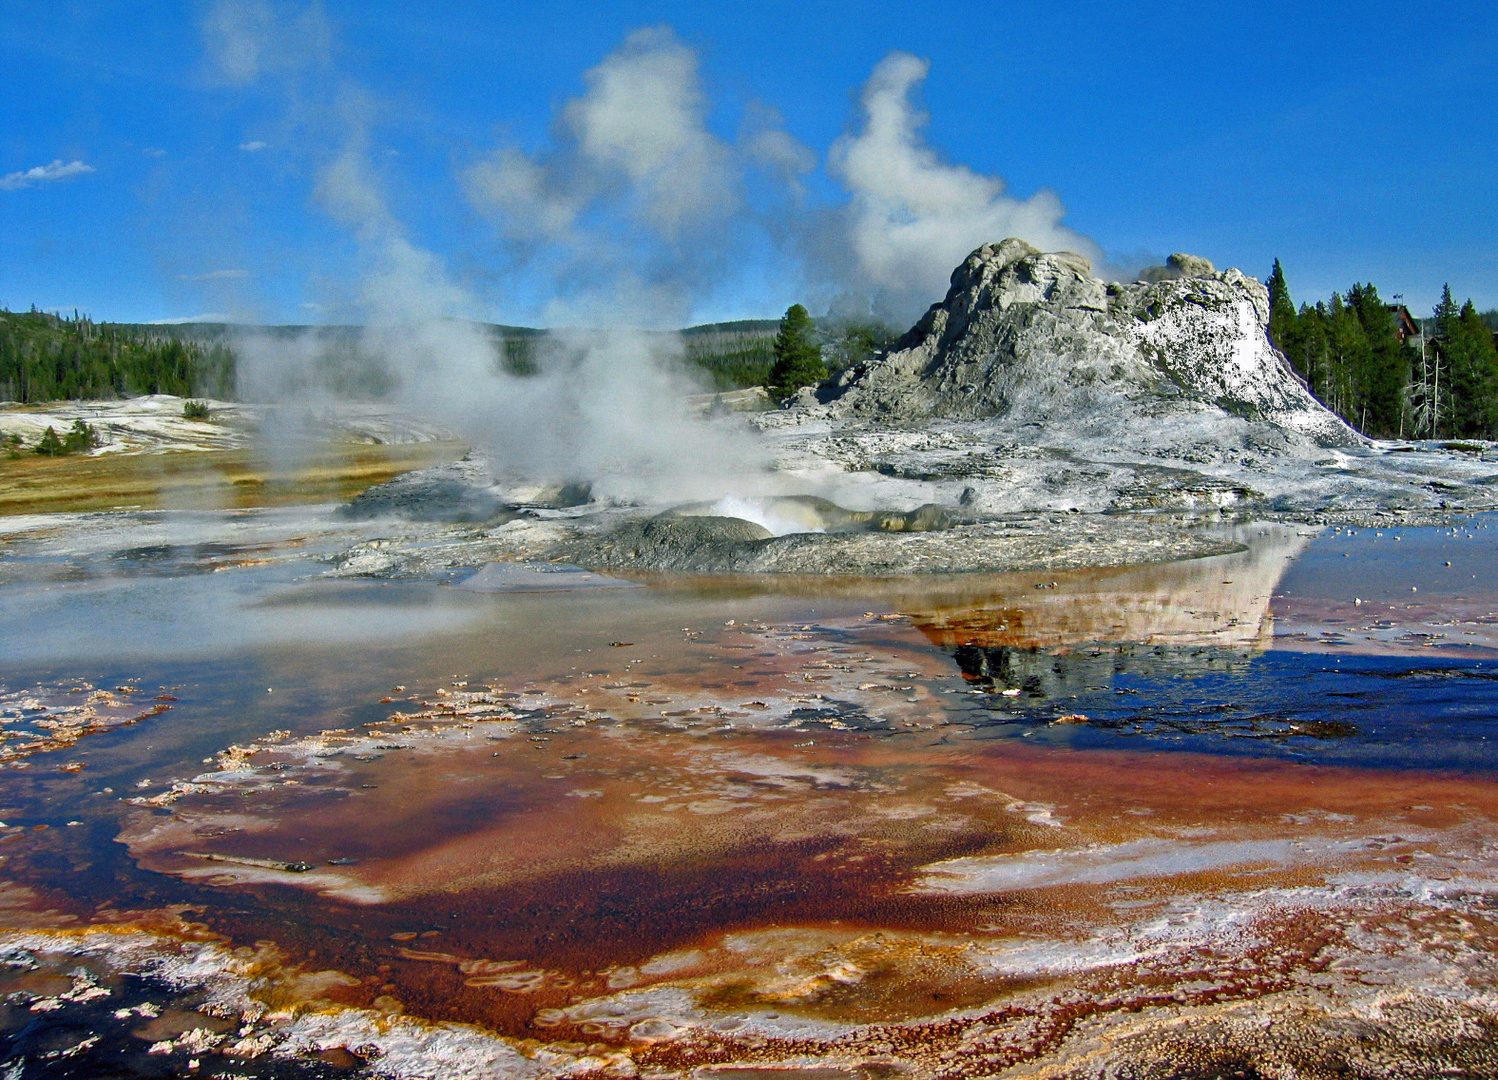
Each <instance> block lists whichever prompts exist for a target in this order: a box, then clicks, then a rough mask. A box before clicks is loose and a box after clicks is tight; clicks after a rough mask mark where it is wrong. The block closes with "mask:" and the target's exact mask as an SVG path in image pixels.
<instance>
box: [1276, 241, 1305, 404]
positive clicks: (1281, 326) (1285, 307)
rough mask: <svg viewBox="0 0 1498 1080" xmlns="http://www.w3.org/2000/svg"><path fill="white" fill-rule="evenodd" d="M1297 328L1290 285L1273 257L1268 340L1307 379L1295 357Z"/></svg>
mask: <svg viewBox="0 0 1498 1080" xmlns="http://www.w3.org/2000/svg"><path fill="white" fill-rule="evenodd" d="M1299 329H1300V326H1299V319H1298V318H1297V317H1296V314H1295V304H1294V302H1293V301H1292V300H1291V299H1290V286H1289V285H1288V284H1286V282H1285V272H1284V271H1283V270H1281V269H1280V261H1279V260H1278V259H1275V260H1274V269H1273V270H1271V271H1270V273H1269V340H1270V341H1271V342H1273V343H1274V347H1275V348H1277V349H1279V351H1280V352H1282V353H1284V354H1285V356H1287V357H1288V358H1289V360H1290V364H1291V366H1292V367H1294V368H1295V370H1296V371H1298V372H1299V373H1300V376H1301V378H1303V379H1306V380H1308V381H1309V379H1310V377H1311V376H1310V372H1309V371H1308V370H1306V368H1304V367H1302V366H1301V364H1300V363H1299V362H1298V361H1297V359H1296V356H1297V353H1298V352H1299V351H1300V350H1299V349H1298V348H1297V347H1296V346H1297V345H1298V344H1299V336H1300V335H1299V333H1298V331H1299Z"/></svg>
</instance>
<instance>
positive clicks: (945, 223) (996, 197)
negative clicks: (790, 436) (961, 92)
mask: <svg viewBox="0 0 1498 1080" xmlns="http://www.w3.org/2000/svg"><path fill="white" fill-rule="evenodd" d="M929 70H930V63H929V62H928V61H926V60H922V59H920V58H918V57H915V56H911V55H910V54H909V53H903V52H895V53H891V54H890V55H888V56H886V57H885V58H884V59H883V60H881V61H880V62H879V63H878V64H877V65H876V66H875V68H874V72H873V74H872V75H871V76H870V78H869V81H868V82H867V83H865V84H864V88H863V94H862V105H863V128H862V130H861V131H859V132H858V133H857V134H849V135H845V136H843V137H842V138H841V139H839V140H838V141H837V142H836V143H835V144H834V145H833V147H832V150H831V152H830V154H829V161H828V167H829V170H830V171H831V172H832V174H833V175H834V176H836V177H837V178H838V179H839V180H840V181H841V182H842V184H843V186H844V188H845V189H846V190H847V191H848V193H849V195H850V201H849V203H848V205H847V207H846V209H845V210H844V211H843V214H842V215H841V220H840V222H839V225H840V229H839V232H840V233H841V239H843V240H844V241H845V242H846V249H845V250H846V251H847V252H849V253H850V254H851V258H849V259H846V260H841V261H839V262H834V264H833V267H832V269H833V272H834V273H835V274H838V275H839V276H841V277H842V278H843V279H844V280H843V285H844V287H845V288H847V287H851V288H852V289H853V290H854V291H858V292H866V293H868V294H870V295H871V296H873V297H874V299H875V301H876V304H877V306H880V307H883V308H885V309H887V310H891V311H895V312H903V313H905V314H906V315H909V314H912V313H913V312H915V311H919V310H921V308H923V307H924V306H925V305H926V304H929V303H930V302H931V301H932V300H933V299H936V298H938V297H940V296H941V295H942V294H943V293H944V292H945V291H946V284H947V277H948V275H949V274H950V273H951V271H952V267H953V266H956V265H957V264H958V263H960V262H961V261H962V259H963V258H964V257H965V256H966V255H967V254H968V252H970V251H972V250H973V249H974V248H976V247H978V246H980V245H981V244H984V243H987V242H989V241H995V240H1002V239H1004V238H1005V237H1009V236H1017V237H1019V238H1021V239H1023V240H1028V241H1029V242H1030V243H1031V244H1034V245H1035V246H1036V247H1038V248H1040V249H1041V250H1042V251H1060V250H1066V251H1075V252H1077V253H1078V254H1081V255H1085V256H1087V257H1088V258H1089V259H1092V260H1094V261H1099V260H1100V259H1101V256H1102V252H1101V251H1100V249H1099V248H1098V246H1097V245H1096V244H1094V243H1093V242H1092V241H1091V240H1089V239H1087V237H1085V236H1082V235H1080V234H1078V233H1075V232H1073V231H1072V230H1070V229H1068V228H1066V227H1065V226H1063V225H1062V224H1061V219H1062V217H1064V216H1065V214H1066V210H1065V207H1063V206H1062V205H1061V200H1060V198H1059V197H1058V196H1057V195H1056V194H1055V193H1054V192H1052V191H1040V192H1037V193H1036V194H1035V195H1033V196H1031V197H1030V198H1028V199H1015V198H1013V197H1012V196H1009V195H1006V194H1004V189H1005V184H1004V181H1003V180H1002V179H1000V178H999V177H996V176H985V175H983V174H981V173H976V172H974V171H973V170H971V169H969V168H967V167H966V166H965V165H957V164H949V163H947V162H944V161H942V160H941V158H940V157H939V156H938V154H937V153H936V151H935V150H933V149H932V148H931V147H929V146H928V145H926V143H925V141H924V140H923V138H922V135H921V129H922V128H923V127H925V125H926V121H927V119H928V118H927V116H926V115H925V114H924V113H922V112H921V111H920V110H919V109H917V108H916V106H915V105H914V104H912V102H911V95H912V93H913V92H914V91H915V90H916V88H917V87H918V86H919V85H920V83H921V82H922V81H924V80H925V78H926V75H927V73H928V72H929ZM836 250H844V249H836Z"/></svg>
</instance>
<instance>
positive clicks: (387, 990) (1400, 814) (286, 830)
mask: <svg viewBox="0 0 1498 1080" xmlns="http://www.w3.org/2000/svg"><path fill="white" fill-rule="evenodd" d="M1267 313H1268V312H1267V300H1266V295H1265V291H1264V289H1263V287H1262V286H1261V285H1260V284H1259V283H1258V282H1257V281H1254V280H1253V279H1251V278H1248V277H1245V276H1244V275H1242V274H1240V273H1238V272H1237V271H1235V270H1227V271H1222V272H1218V271H1216V270H1215V269H1213V268H1212V267H1211V266H1210V265H1209V264H1207V263H1206V262H1205V261H1204V260H1201V259H1195V258H1192V257H1190V256H1173V257H1172V259H1171V262H1170V263H1169V264H1168V265H1167V266H1166V267H1163V268H1157V270H1156V271H1155V272H1152V273H1150V274H1148V275H1146V280H1142V281H1140V282H1136V283H1133V284H1119V283H1107V282H1104V281H1101V280H1099V279H1098V278H1096V277H1094V276H1093V274H1092V271H1091V269H1090V267H1089V266H1088V265H1087V263H1086V262H1085V260H1083V259H1081V258H1080V257H1078V256H1075V255H1071V254H1067V253H1049V254H1047V253H1041V252H1038V251H1035V250H1034V249H1033V248H1030V247H1029V246H1028V245H1026V244H1024V243H1022V242H1020V241H1015V240H1008V241H1004V242H1003V243H999V244H991V245H986V246H984V247H982V248H980V249H979V250H977V251H975V252H974V253H973V254H972V255H971V256H970V257H969V258H968V259H967V260H966V261H965V262H964V263H963V265H962V266H960V267H958V268H957V269H956V271H955V272H954V274H953V277H952V288H951V290H950V292H949V293H948V294H947V295H946V297H945V298H944V299H943V300H942V301H940V302H939V303H937V304H934V305H933V306H932V307H931V309H930V310H929V311H928V312H927V314H926V315H925V316H924V317H923V318H922V319H921V320H920V321H919V322H918V323H917V324H916V325H915V326H914V327H912V328H911V329H910V331H909V332H908V333H906V334H905V336H904V337H903V338H901V339H900V340H899V341H898V342H897V343H896V344H895V345H894V346H892V347H891V348H890V349H889V350H888V351H887V352H885V353H883V354H881V355H880V356H879V357H877V358H876V359H874V360H872V361H870V362H869V363H867V364H864V365H862V366H860V367H856V368H853V369H849V370H847V371H845V372H843V373H841V374H840V375H839V376H838V377H837V378H836V379H835V380H833V381H831V382H829V383H827V384H824V385H823V386H821V387H817V388H812V389H808V390H805V391H802V393H801V394H800V396H799V397H797V398H796V399H794V400H793V401H791V402H789V403H788V404H787V405H786V406H785V407H783V408H774V409H770V410H768V411H757V412H751V411H746V412H735V411H733V405H734V404H735V402H734V400H732V399H730V400H727V401H723V400H718V401H713V400H696V401H694V400H691V399H688V398H681V399H680V400H677V399H674V398H669V399H668V398H663V399H662V400H660V401H659V403H658V406H657V407H656V412H655V417H656V419H655V423H654V427H656V428H658V429H659V431H668V432H670V433H672V438H677V437H679V439H680V442H679V443H672V444H670V445H669V446H667V450H669V451H670V452H662V451H661V450H660V444H653V445H654V446H655V448H654V449H652V450H651V452H650V453H649V454H644V453H641V454H636V455H634V456H631V449H632V447H634V446H635V444H632V443H616V444H611V445H610V446H609V447H608V448H607V449H608V452H607V453H604V452H599V453H595V454H591V455H574V456H573V457H571V458H570V459H567V460H568V464H567V465H566V467H558V466H555V461H556V460H560V459H556V458H553V459H551V461H552V465H551V466H546V465H542V464H538V462H539V461H540V460H541V459H539V458H537V459H526V458H524V457H523V456H522V455H517V454H516V453H514V452H513V447H514V446H515V444H516V439H517V432H516V431H514V430H508V431H503V432H499V431H496V432H494V433H492V438H491V437H487V436H486V434H485V432H484V431H483V430H482V428H481V427H479V428H476V427H474V426H473V425H472V424H471V423H469V422H468V421H467V420H466V419H465V420H464V421H463V422H461V423H460V422H458V421H453V420H452V418H451V417H449V416H437V417H436V419H432V418H431V417H430V416H425V417H424V416H421V415H415V414H414V413H413V414H410V415H407V414H405V413H402V412H399V411H397V410H394V409H393V408H386V407H375V406H364V407H359V408H355V407H353V406H338V407H332V406H330V407H328V408H326V409H316V410H307V409H302V410H294V409H292V408H290V407H289V406H254V407H251V406H242V405H233V404H229V403H213V407H212V411H211V414H210V417H209V419H208V420H206V421H184V420H182V419H181V412H182V408H181V402H180V401H177V400H176V399H170V398H151V399H137V400H136V401H134V402H116V403H99V404H91V403H83V404H71V405H67V406H59V407H58V408H57V409H55V410H53V411H52V412H49V413H45V414H39V413H38V412H37V410H35V409H22V408H19V407H14V408H7V409H3V410H0V431H5V432H9V431H12V430H14V431H17V432H18V433H22V434H23V435H24V437H26V438H27V439H28V440H29V439H30V438H32V437H34V434H35V431H37V430H41V427H45V426H47V425H49V424H50V425H53V426H56V427H59V428H61V427H65V426H66V425H67V424H70V423H71V422H72V420H73V419H75V418H79V417H84V418H87V419H88V422H90V423H92V424H94V425H95V426H96V427H97V428H100V429H103V430H104V431H105V433H106V434H107V441H106V442H105V444H104V445H103V446H101V447H100V448H98V449H97V450H95V451H94V452H93V453H92V454H91V455H90V456H86V457H78V458H59V459H56V460H55V461H51V462H47V463H46V468H45V469H43V467H42V466H41V465H39V464H36V463H34V462H32V461H30V460H29V459H27V460H20V461H17V460H10V461H0V510H4V511H5V513H6V515H7V516H4V517H0V655H3V657H4V664H3V665H0V1039H3V1042H4V1045H3V1049H0V1069H3V1070H4V1076H5V1077H7V1078H14V1080H23V1078H31V1077H44V1076H45V1077H95V1076H139V1077H160V1076H188V1075H191V1076H220V1077H231V1076H232V1077H336V1076H368V1077H387V1078H392V1080H393V1078H406V1077H413V1078H414V1077H432V1078H443V1080H447V1078H464V1077H473V1078H479V1077H486V1078H487V1077H503V1078H512V1077H513V1078H537V1080H541V1078H548V1077H574V1078H586V1080H593V1078H597V1080H604V1078H629V1077H648V1078H654V1080H667V1078H673V1080H674V1078H683V1080H685V1078H692V1080H903V1078H910V1080H938V1078H941V1080H946V1078H951V1080H956V1078H960V1077H995V1078H998V1077H1003V1078H1011V1077H1012V1078H1019V1077H1056V1078H1062V1077H1065V1078H1077V1080H1082V1078H1102V1077H1112V1078H1125V1077H1128V1078H1159V1080H1165V1078H1168V1077H1192V1078H1207V1077H1276V1078H1291V1077H1296V1078H1322V1077H1339V1078H1345V1077H1360V1078H1382V1077H1422V1078H1423V1077H1430V1078H1436V1077H1492V1076H1498V783H1495V777H1498V550H1495V549H1498V528H1495V522H1498V514H1494V513H1493V511H1494V510H1495V509H1498V447H1495V446H1492V445H1490V444H1483V443H1461V444H1451V445H1449V446H1443V445H1440V444H1435V443H1425V442H1409V443H1405V442H1399V443H1391V442H1374V441H1371V440H1368V439H1365V438H1364V437H1362V436H1361V435H1359V434H1358V433H1356V432H1354V431H1352V430H1351V429H1349V428H1348V427H1346V426H1345V425H1344V424H1342V422H1341V421H1339V420H1338V419H1337V418H1336V417H1335V416H1333V415H1332V414H1331V413H1329V412H1327V411H1326V410H1325V409H1323V408H1322V407H1321V406H1320V404H1319V403H1318V402H1317V401H1316V400H1315V399H1314V398H1312V397H1311V396H1310V395H1309V394H1308V393H1307V392H1306V390H1305V389H1304V387H1303V386H1302V385H1301V383H1300V382H1299V381H1298V380H1297V378H1296V377H1295V375H1294V374H1293V372H1292V371H1291V370H1290V369H1289V367H1288V365H1287V364H1286V363H1285V361H1284V359H1283V358H1282V357H1281V356H1280V355H1279V354H1278V353H1277V352H1275V350H1274V349H1273V348H1272V347H1271V345H1270V344H1269V342H1268V340H1267V338H1266V335H1265V322H1266V319H1267ZM545 377H546V376H545V373H544V372H543V373H542V375H540V376H537V378H538V379H544V378H545ZM538 416H539V414H538ZM450 421H451V422H450ZM537 423H538V424H539V423H541V421H540V419H539V418H538V420H537ZM589 423H592V421H589ZM598 423H602V421H598ZM27 425H30V426H29V427H28V426H27ZM38 425H40V427H38ZM587 427H588V424H587V423H585V424H583V425H582V426H581V427H579V428H578V429H577V430H584V429H586V428H587ZM23 429H24V431H23ZM525 434H526V432H525V431H524V430H522V431H520V432H519V433H518V435H519V436H524V435H525ZM658 434H659V432H656V433H654V434H652V433H651V432H649V431H646V432H641V433H640V434H639V438H640V439H642V440H648V439H650V438H655V437H657V436H658ZM672 446H678V447H680V449H677V450H671V449H670V448H671V447H672ZM710 447H717V448H718V449H719V451H722V452H718V453H709V452H708V450H707V449H703V448H710ZM725 447H726V448H727V450H723V448H725ZM641 461H648V462H650V463H652V464H650V465H648V466H646V465H641V464H640V462H641ZM44 473H45V475H43V474H44Z"/></svg>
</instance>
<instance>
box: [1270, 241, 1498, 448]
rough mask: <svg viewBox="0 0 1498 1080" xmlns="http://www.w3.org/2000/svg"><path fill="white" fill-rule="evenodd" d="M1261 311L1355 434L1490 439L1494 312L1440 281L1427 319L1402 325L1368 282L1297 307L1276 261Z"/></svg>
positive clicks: (1496, 399) (1497, 433)
mask: <svg viewBox="0 0 1498 1080" xmlns="http://www.w3.org/2000/svg"><path fill="white" fill-rule="evenodd" d="M1269 308H1270V316H1269V336H1270V339H1271V340H1272V341H1273V342H1274V344H1275V345H1276V346H1277V347H1278V348H1279V350H1280V351H1281V352H1283V353H1284V354H1285V356H1286V358H1287V359H1288V360H1289V361H1290V364H1291V366H1292V367H1293V368H1294V369H1295V371H1296V373H1297V374H1298V375H1299V376H1300V377H1301V379H1303V380H1304V381H1305V384H1306V386H1307V387H1308V388H1309V389H1310V391H1311V393H1313V394H1315V395H1316V397H1317V398H1318V399H1319V400H1320V401H1321V402H1322V403H1323V404H1324V405H1326V407H1327V408H1329V409H1331V410H1332V411H1333V412H1334V413H1336V414H1337V415H1338V416H1340V417H1342V419H1344V420H1346V421H1347V422H1348V423H1349V424H1351V425H1352V426H1353V427H1355V428H1357V429H1358V430H1359V431H1361V432H1363V434H1365V435H1371V436H1373V437H1375V438H1383V439H1395V438H1402V439H1445V438H1468V439H1492V438H1498V345H1495V333H1498V311H1489V312H1486V313H1479V312H1478V311H1477V308H1476V306H1475V305H1474V304H1473V303H1472V301H1471V300H1468V301H1466V302H1465V303H1463V304H1461V305H1458V304H1457V303H1456V301H1455V300H1454V299H1453V298H1452V295H1451V287H1450V286H1449V285H1448V286H1447V287H1446V288H1445V290H1444V292H1443V293H1442V296H1441V301H1440V303H1438V304H1437V305H1436V308H1435V310H1434V312H1432V313H1431V316H1430V317H1429V318H1416V317H1414V316H1410V317H1409V322H1404V319H1405V313H1404V310H1403V308H1402V307H1401V306H1400V305H1397V304H1394V305H1391V304H1388V303H1386V302H1385V301H1384V299H1383V298H1382V297H1381V296H1379V293H1378V289H1377V288H1375V287H1374V286H1373V285H1372V284H1371V283H1367V284H1354V285H1353V286H1352V287H1351V288H1349V289H1348V290H1347V292H1346V293H1345V294H1344V293H1333V294H1332V295H1331V298H1330V299H1328V300H1324V301H1320V302H1318V303H1317V304H1316V305H1315V306H1312V305H1310V304H1302V305H1301V306H1300V308H1299V309H1298V310H1297V309H1296V307H1295V304H1294V302H1293V301H1292V300H1291V298H1290V289H1289V286H1288V285H1286V283H1285V275H1284V271H1283V270H1282V269H1281V268H1280V263H1279V260H1278V259H1276V260H1275V262H1274V269H1273V270H1272V271H1271V273H1270V275H1269ZM1401 330H1402V331H1403V332H1401Z"/></svg>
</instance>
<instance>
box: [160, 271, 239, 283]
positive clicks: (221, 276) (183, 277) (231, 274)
mask: <svg viewBox="0 0 1498 1080" xmlns="http://www.w3.org/2000/svg"><path fill="white" fill-rule="evenodd" d="M249 276H250V272H249V271H248V270H209V271H208V272H207V273H206V274H179V275H178V277H177V280H179V281H232V280H235V279H238V278H247V277H249Z"/></svg>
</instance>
